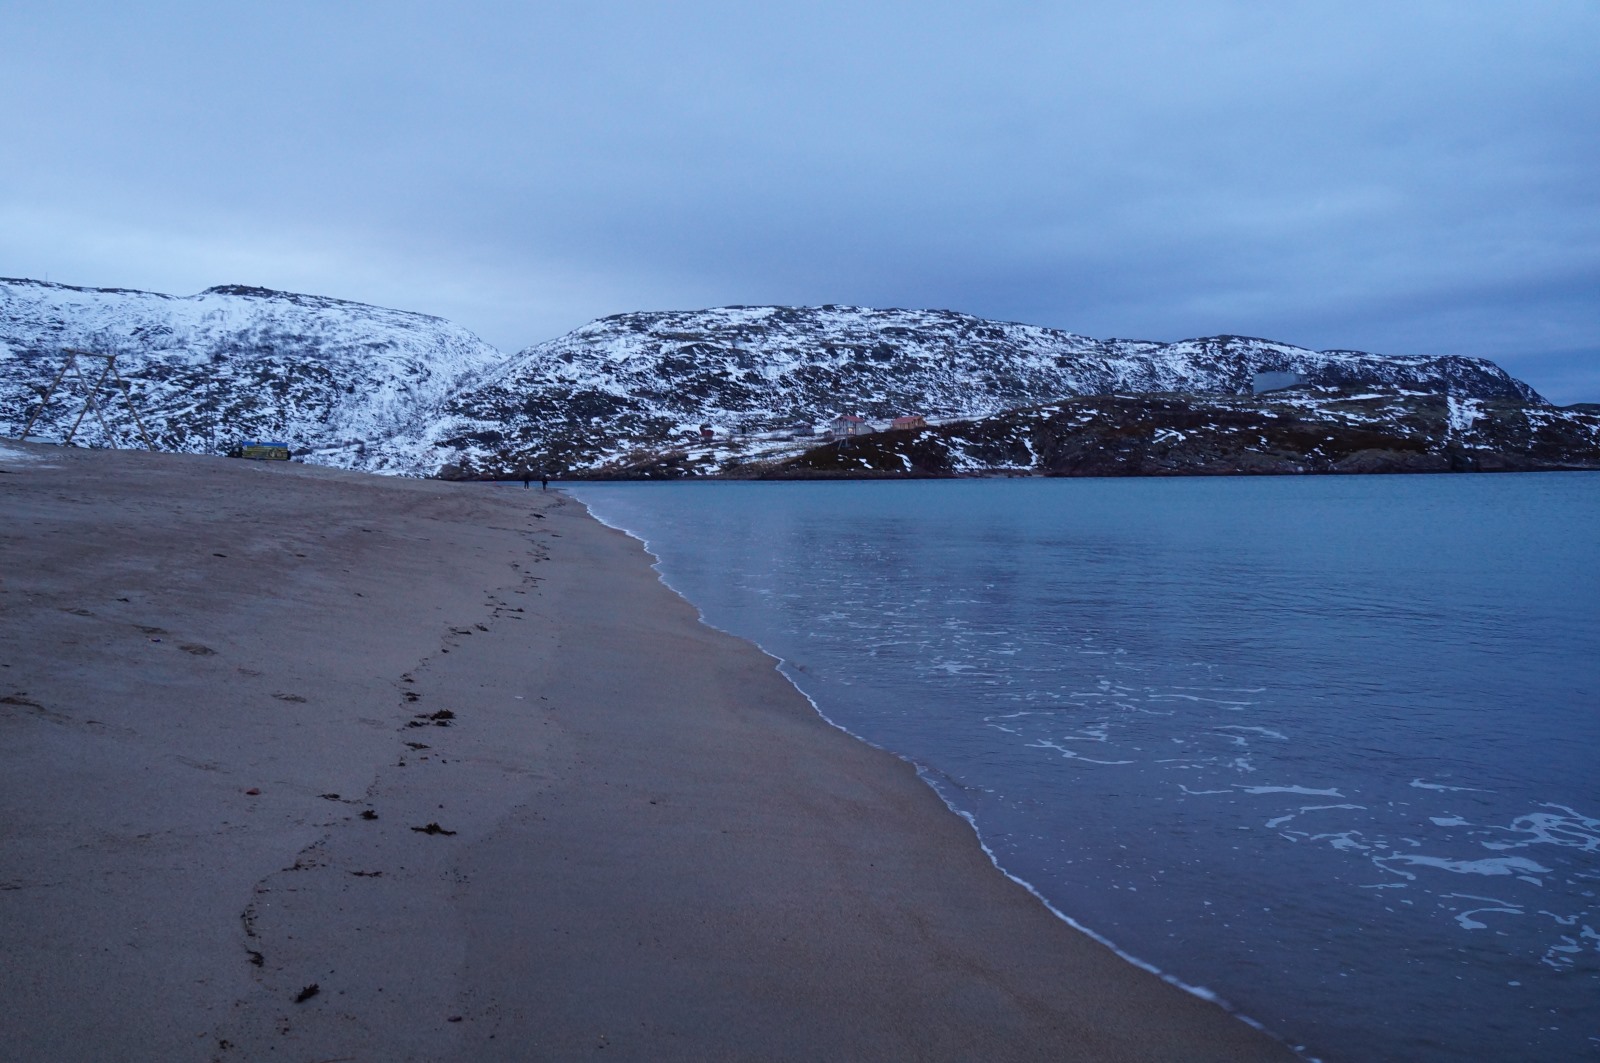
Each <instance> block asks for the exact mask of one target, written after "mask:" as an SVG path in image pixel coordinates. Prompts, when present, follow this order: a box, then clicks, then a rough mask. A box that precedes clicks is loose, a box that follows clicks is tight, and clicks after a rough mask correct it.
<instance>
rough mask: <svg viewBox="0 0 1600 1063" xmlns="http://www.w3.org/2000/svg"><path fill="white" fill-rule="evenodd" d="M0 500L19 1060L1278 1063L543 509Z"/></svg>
mask: <svg viewBox="0 0 1600 1063" xmlns="http://www.w3.org/2000/svg"><path fill="white" fill-rule="evenodd" d="M19 452H21V453H25V454H28V455H30V456H31V457H32V460H30V461H18V460H16V459H15V456H16V454H17V453H19ZM0 470H3V471H4V473H5V474H4V475H0V508H3V509H4V510H5V511H6V512H7V513H8V515H9V516H10V517H11V521H10V523H11V526H12V530H10V531H7V532H5V533H4V539H3V540H0V541H3V542H4V545H5V549H6V552H7V555H8V556H9V557H13V558H16V559H17V560H18V562H19V563H18V564H17V565H16V566H15V567H14V568H13V566H12V565H9V564H8V566H7V572H6V573H5V575H4V579H3V581H0V603H3V605H4V606H5V608H4V609H3V610H0V647H3V648H4V657H3V658H0V664H4V665H5V667H4V668H0V688H3V689H0V710H3V712H0V727H4V728H5V730H6V733H7V743H6V745H7V750H8V757H9V758H10V759H11V760H12V762H13V763H12V764H11V766H10V770H8V772H7V774H6V776H5V778H6V782H5V784H4V785H3V787H0V813H3V814H4V815H5V816H6V817H7V821H8V823H9V824H10V826H11V828H12V829H11V830H10V831H9V832H8V833H7V834H6V835H5V836H4V838H3V839H0V853H3V854H4V860H3V862H0V863H3V866H4V867H6V868H7V869H8V870H7V871H6V872H5V877H6V881H5V882H0V886H3V887H4V888H0V932H3V935H4V937H5V939H6V940H7V941H8V942H9V943H11V944H9V945H8V949H7V951H8V954H9V955H8V959H9V960H10V962H9V963H8V964H7V965H6V968H5V971H4V973H0V988H3V989H4V991H5V992H6V994H7V996H8V998H9V999H10V1000H11V1001H12V1002H13V1009H12V1015H11V1018H10V1019H8V1023H7V1025H8V1027H11V1028H12V1031H11V1032H10V1033H9V1035H8V1040H9V1041H10V1043H11V1044H13V1045H14V1046H16V1049H17V1050H18V1051H20V1052H22V1053H23V1054H24V1055H25V1056H32V1057H36V1058H54V1059H62V1060H68V1059H91V1058H103V1057H104V1055H105V1053H106V1051H107V1050H108V1049H115V1050H117V1051H119V1052H121V1053H123V1054H129V1055H131V1056H132V1057H133V1058H168V1059H206V1060H209V1059H220V1060H229V1059H252V1058H259V1057H261V1056H262V1055H264V1054H266V1053H268V1052H272V1053H274V1054H275V1055H277V1056H278V1057H280V1058H306V1059H324V1058H328V1057H330V1056H339V1055H352V1056H353V1058H360V1059H367V1058H371V1059H380V1058H381V1059H405V1058H416V1059H495V1058H507V1059H523V1058H569V1057H570V1056H572V1055H575V1054H578V1053H579V1052H590V1051H594V1050H597V1049H599V1048H602V1047H604V1048H606V1049H607V1050H608V1054H610V1055H615V1054H616V1053H618V1052H620V1053H621V1054H622V1055H623V1056H624V1057H625V1058H634V1059H699V1058H713V1059H747V1058H770V1059H788V1058H792V1059H808V1058H822V1057H833V1058H873V1057H878V1058H926V1059H956V1058H977V1057H986V1058H1008V1059H1026V1058H1039V1059H1084V1060H1089V1059H1095V1060H1116V1059H1128V1060H1134V1059H1186V1060H1189V1059H1217V1060H1223V1059H1227V1060H1235V1059H1292V1058H1294V1056H1293V1054H1292V1053H1291V1052H1290V1051H1289V1050H1288V1049H1287V1048H1285V1047H1284V1046H1282V1045H1281V1044H1279V1043H1278V1042H1276V1041H1273V1040H1272V1039H1270V1038H1269V1037H1267V1036H1266V1035H1264V1034H1261V1033H1259V1032H1258V1031H1257V1030H1255V1029H1253V1028H1251V1027H1249V1026H1247V1025H1246V1024H1245V1023H1244V1022H1242V1021H1240V1020H1239V1019H1237V1018H1235V1017H1233V1016H1231V1015H1229V1014H1227V1013H1226V1012H1224V1011H1223V1010H1222V1009H1221V1008H1219V1007H1216V1006H1214V1005H1211V1004H1208V1003H1206V1002H1205V1001H1204V1000H1201V999H1199V998H1197V997H1194V996H1191V995H1190V994H1189V993H1187V992H1185V991H1183V990H1181V989H1178V988H1176V987H1175V986H1173V985H1171V984H1169V983H1168V982H1166V981H1163V980H1162V978H1161V977H1160V976H1157V975H1152V974H1149V973H1147V972H1145V971H1142V970H1139V969H1138V968H1136V967H1134V966H1133V965H1131V964H1129V963H1127V962H1126V961H1124V960H1123V959H1121V958H1119V957H1117V956H1116V955H1114V954H1113V953H1112V952H1111V951H1110V950H1109V949H1107V948H1105V947H1103V946H1101V945H1099V944H1097V943H1095V942H1094V941H1093V940H1091V939H1090V938H1089V937H1088V936H1087V935H1085V934H1083V933H1080V932H1079V931H1077V930H1074V929H1073V928H1072V927H1071V926H1069V925H1068V924H1067V923H1065V922H1063V921H1062V920H1061V919H1058V918H1057V917H1056V916H1055V915H1053V914H1051V912H1050V911H1049V910H1048V909H1047V908H1046V906H1045V905H1044V904H1043V903H1041V902H1040V901H1039V900H1038V899H1037V898H1036V896H1035V895H1034V894H1032V893H1031V892H1029V891H1028V890H1027V889H1026V888H1025V887H1024V886H1021V885H1018V884H1017V883H1016V882H1015V881H1014V880H1012V879H1010V878H1008V877H1005V876H1004V872H1003V871H1001V873H1000V874H996V871H997V870H999V869H998V868H997V867H996V865H994V864H993V863H992V860H991V858H990V857H988V856H986V854H985V852H984V851H983V849H982V843H981V839H979V838H978V837H977V836H976V835H975V833H974V831H973V830H972V829H971V828H970V826H968V825H965V824H962V823H959V822H957V817H954V816H951V815H950V814H949V809H948V807H947V806H945V805H944V803H943V801H942V800H941V799H940V798H939V797H938V795H937V793H936V792H930V791H932V787H930V786H928V785H927V784H926V783H925V782H924V781H923V780H922V779H920V778H919V777H918V776H917V773H916V771H915V769H914V768H913V767H912V766H911V765H910V764H909V762H906V761H904V760H902V759H900V758H898V757H896V756H895V755H893V754H889V753H885V752H884V751H881V750H879V749H877V748H875V747H873V746H870V745H869V744H867V743H865V742H864V741H862V740H860V739H857V738H855V737H854V736H852V735H849V732H842V729H839V728H837V727H836V726H835V725H832V724H831V723H830V722H828V721H827V720H826V719H825V717H823V716H822V715H821V714H820V713H819V712H818V711H816V710H815V709H814V708H813V706H812V704H811V703H810V701H809V699H808V698H806V697H805V696H804V695H803V693H801V692H800V691H798V689H797V688H795V687H794V686H793V685H792V684H791V682H790V681H789V680H788V678H787V677H786V676H784V675H783V674H782V673H781V672H780V671H779V670H778V669H777V667H776V666H775V664H774V661H775V658H773V657H771V655H769V654H766V653H765V652H764V651H762V650H760V649H759V648H758V647H755V646H754V645H753V644H751V643H749V642H746V641H744V640H741V639H737V638H735V637H734V636H731V635H728V634H726V633H723V632H720V631H718V630H716V629H715V628H712V627H711V626H710V625H708V624H705V623H704V622H703V621H701V620H700V618H699V613H698V610H697V609H695V607H694V606H693V605H692V604H691V603H689V602H688V601H687V600H686V599H684V598H682V597H681V596H680V595H678V594H677V593H676V592H675V591H672V590H671V589H670V588H669V587H668V586H667V585H666V583H665V582H664V580H662V579H660V577H659V574H658V573H657V572H656V571H655V570H653V569H652V568H651V566H650V565H649V561H648V555H647V554H646V553H645V551H644V549H643V547H642V544H641V543H640V542H639V541H637V540H636V539H634V538H631V537H628V536H627V535H626V534H625V533H622V532H619V531H614V530H611V529H609V528H607V527H605V526H603V525H602V524H601V523H600V522H599V521H598V520H596V519H593V518H591V517H589V516H588V515H587V514H586V513H583V512H580V510H581V509H582V507H580V506H578V505H575V504H572V503H571V502H569V501H567V499H566V496H564V495H563V494H561V493H559V492H554V491H552V492H549V493H542V492H539V491H538V490H537V489H534V490H532V491H529V492H526V493H525V494H518V493H516V489H513V488H507V489H505V490H503V491H498V492H495V493H494V495H493V496H489V497H485V493H484V492H472V491H470V490H467V489H464V488H463V487H461V486H456V485H450V484H444V483H440V482H438V481H416V480H399V479H393V478H384V477H374V476H369V475H366V474H359V473H348V472H340V471H335V470H326V469H319V468H317V467H314V466H299V465H296V466H284V467H267V466H266V463H249V462H238V461H232V462H230V461H228V460H227V459H217V458H198V457H189V456H178V455H149V454H137V453H131V452H103V451H72V450H62V449H59V448H55V447H47V446H33V445H20V446H19V445H17V444H11V443H5V444H0ZM358 599H359V600H358ZM146 629H151V630H146ZM157 629H159V631H160V634H154V633H152V631H153V630H157ZM439 713H448V714H449V715H447V716H443V717H439V716H438V714H439ZM251 791H255V792H253V793H252V792H251ZM368 812H370V813H372V817H370V818H369V817H366V816H365V813H368ZM435 824H436V825H437V827H436V828H435V827H433V825H435ZM974 842H977V844H976V845H975V844H974ZM312 986H315V987H316V990H315V992H311V993H310V995H306V994H307V993H308V991H309V990H311V987H312ZM302 996H303V999H300V1000H298V1001H297V999H296V998H297V997H302ZM90 1001H93V1002H94V1005H95V1006H94V1007H93V1008H90V1007H88V1004H89V1002H90ZM86 1014H88V1015H90V1016H91V1017H90V1018H87V1019H86V1018H85V1015H86Z"/></svg>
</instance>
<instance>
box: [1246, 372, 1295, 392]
mask: <svg viewBox="0 0 1600 1063" xmlns="http://www.w3.org/2000/svg"><path fill="white" fill-rule="evenodd" d="M1304 383H1306V378H1305V376H1304V375H1303V374H1301V373H1257V374H1256V375H1255V376H1253V377H1251V378H1250V394H1252V395H1259V394H1261V393H1262V392H1263V391H1280V390H1282V389H1283V388H1295V387H1299V386H1300V385H1301V384H1304Z"/></svg>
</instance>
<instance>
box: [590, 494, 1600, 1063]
mask: <svg viewBox="0 0 1600 1063" xmlns="http://www.w3.org/2000/svg"><path fill="white" fill-rule="evenodd" d="M574 493H575V494H576V495H577V496H578V497H579V498H580V499H581V500H582V501H583V502H585V503H586V504H588V505H589V507H590V508H591V510H592V511H593V512H594V513H595V514H596V515H597V516H598V517H599V518H600V519H602V520H604V521H606V522H607V523H610V524H612V525H614V526H617V527H620V528H623V529H625V530H627V531H629V532H631V533H633V534H635V535H637V536H638V537H640V538H641V539H643V540H645V541H646V542H647V544H648V546H649V549H650V550H651V551H652V552H653V553H655V554H656V555H657V557H658V558H659V560H660V565H659V567H660V570H661V572H662V575H663V578H664V579H665V580H666V582H667V583H668V584H669V585H670V586H672V587H674V588H676V589H677V590H679V591H680V592H682V593H683V594H684V595H685V596H687V597H688V598H689V599H690V600H691V601H693V602H694V603H695V604H696V605H697V606H698V607H699V608H700V610H701V612H702V615H703V616H704V617H705V619H706V621H707V622H708V623H710V624H713V625H715V626H717V627H719V628H723V629H726V630H728V631H731V632H733V633H735V634H738V635H742V636H745V637H747V638H750V639H752V640H753V641H755V642H757V643H758V644H760V645H761V646H762V647H764V648H765V649H767V650H768V651H769V652H771V653H772V654H774V655H775V656H777V657H778V658H780V659H781V661H782V665H781V667H782V669H783V671H784V673H785V674H786V675H788V676H789V677H790V678H791V679H792V680H793V681H794V682H795V683H796V684H797V685H798V686H799V687H800V688H801V689H802V690H804V691H805V692H806V693H807V694H808V695H809V696H810V697H811V698H812V699H813V701H814V702H815V703H816V704H817V706H818V709H819V711H821V712H822V713H823V714H824V715H825V716H827V717H828V718H829V719H830V720H832V721H834V722H835V723H837V724H838V725H839V726H841V727H843V728H845V729H847V730H849V731H851V732H853V733H855V734H856V735H859V736H861V737H862V738H864V739H866V740H867V741H869V742H872V743H874V744H876V745H879V746H882V747H884V748H886V749H889V750H891V751H893V752H895V753H898V754H900V755H901V756H903V757H905V758H907V759H909V760H911V761H913V762H914V763H915V764H917V765H918V766H919V767H920V768H921V770H922V773H923V776H924V778H926V779H927V780H928V781H929V782H930V783H931V784H932V785H933V786H934V787H935V789H936V790H937V791H938V792H939V794H940V795H941V796H942V797H943V798H944V799H945V801H946V802H947V803H948V804H949V805H950V806H951V807H952V808H953V809H955V810H957V811H958V812H960V813H961V814H963V815H965V816H967V817H969V818H970V819H971V821H972V822H973V824H974V826H975V828H976V830H977V831H978V834H979V836H980V838H981V839H982V841H983V843H984V845H986V846H987V848H988V849H989V850H990V852H991V853H992V855H993V857H994V859H995V861H996V863H997V864H998V865H999V866H1000V867H1001V868H1002V869H1004V870H1005V871H1006V872H1007V873H1009V874H1011V875H1012V876H1014V877H1016V878H1017V879H1019V880H1022V881H1024V882H1026V883H1028V884H1029V885H1031V886H1032V887H1033V888H1034V889H1035V890H1037V892H1038V893H1039V894H1040V895H1041V896H1042V897H1043V898H1044V899H1045V900H1046V901H1047V902H1048V903H1049V904H1050V905H1051V906H1052V907H1053V908H1054V909H1055V910H1056V911H1057V912H1058V913H1060V914H1062V915H1063V916H1065V917H1067V918H1069V919H1071V920H1072V921H1073V922H1075V923H1077V924H1078V925H1080V926H1082V927H1084V928H1086V929H1087V930H1089V931H1091V932H1092V933H1094V934H1096V935H1098V936H1099V937H1101V938H1102V939H1103V940H1105V941H1106V942H1108V943H1110V944H1111V945H1112V946H1114V947H1115V948H1116V949H1117V950H1119V951H1120V952H1122V953H1123V954H1124V955H1126V956H1129V957H1131V958H1134V959H1136V960H1137V961H1139V962H1142V963H1144V964H1146V965H1149V966H1151V967H1154V968H1155V969H1158V970H1159V971H1161V972H1162V973H1164V974H1165V975H1167V976H1169V977H1170V978H1172V979H1173V980H1176V981H1178V982H1180V983H1182V984H1184V985H1186V986H1188V987H1191V988H1194V989H1196V990H1201V991H1204V992H1206V993H1209V994H1211V995H1214V996H1215V997H1217V998H1219V999H1220V1000H1222V1001H1225V1002H1226V1004H1227V1005H1228V1006H1229V1007H1231V1008H1233V1009H1235V1010H1237V1011H1238V1012H1239V1013H1240V1014H1241V1015H1243V1016H1248V1017H1249V1018H1251V1019H1253V1020H1255V1021H1258V1022H1260V1023H1261V1024H1263V1025H1264V1026H1265V1027H1266V1028H1267V1029H1268V1030H1270V1031H1272V1032H1274V1033H1275V1034H1277V1035H1279V1036H1280V1037H1282V1038H1284V1039H1285V1040H1287V1041H1288V1042H1289V1043H1291V1044H1293V1045H1296V1046H1300V1047H1301V1048H1302V1051H1304V1052H1305V1053H1306V1054H1307V1055H1309V1056H1312V1057H1317V1058H1322V1059H1326V1060H1379V1059H1383V1060H1455V1059H1461V1060H1468V1059H1471V1060H1485V1059H1495V1060H1572V1059H1585V1058H1600V898H1597V893H1600V476H1595V475H1590V474H1521V475H1500V476H1473V475H1447V476H1389V477H1378V476H1371V477H1305V478H1289V477H1274V478H1242V477H1241V478H1218V479H1164V480H1152V479H1140V480H1042V479H1015V480H961V481H936V482H836V483H782V484H736V483H677V484H627V485H598V484H596V485H581V486H578V487H576V488H575V489H574Z"/></svg>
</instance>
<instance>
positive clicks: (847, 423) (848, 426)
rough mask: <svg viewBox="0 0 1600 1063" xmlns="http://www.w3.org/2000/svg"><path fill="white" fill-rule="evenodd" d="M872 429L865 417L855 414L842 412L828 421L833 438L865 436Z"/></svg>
mask: <svg viewBox="0 0 1600 1063" xmlns="http://www.w3.org/2000/svg"><path fill="white" fill-rule="evenodd" d="M870 431H872V427H871V426H870V425H868V424H867V419H866V418H865V417H857V416H855V415H854V414H849V413H846V414H841V415H840V416H838V417H835V418H834V419H833V420H832V421H830V422H828V436H829V437H830V438H832V439H848V438H849V437H850V436H864V435H866V434H867V433H868V432H870Z"/></svg>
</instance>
